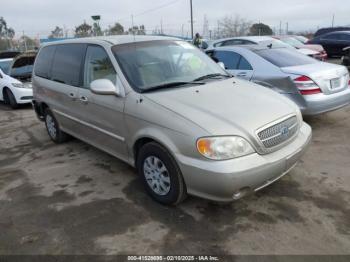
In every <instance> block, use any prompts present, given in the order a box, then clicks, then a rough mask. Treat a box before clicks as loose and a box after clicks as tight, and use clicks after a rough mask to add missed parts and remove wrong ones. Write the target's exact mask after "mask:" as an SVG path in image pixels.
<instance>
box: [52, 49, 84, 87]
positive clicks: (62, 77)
mask: <svg viewBox="0 0 350 262" xmlns="http://www.w3.org/2000/svg"><path fill="white" fill-rule="evenodd" d="M85 50H86V45H85V44H64V45H57V47H56V52H55V56H54V61H53V64H52V72H51V79H52V80H53V81H56V82H60V83H63V84H67V85H72V86H77V87H78V86H80V83H81V67H82V61H83V59H84V54H85Z"/></svg>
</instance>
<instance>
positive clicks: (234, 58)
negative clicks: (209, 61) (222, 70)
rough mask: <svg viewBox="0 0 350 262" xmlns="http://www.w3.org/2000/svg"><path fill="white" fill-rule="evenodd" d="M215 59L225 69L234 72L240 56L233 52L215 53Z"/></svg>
mask: <svg viewBox="0 0 350 262" xmlns="http://www.w3.org/2000/svg"><path fill="white" fill-rule="evenodd" d="M214 56H215V58H216V59H217V60H219V62H222V63H224V64H225V67H226V69H229V70H235V69H237V68H238V63H239V59H240V57H241V56H240V55H239V54H237V53H235V52H229V51H217V52H215V54H214Z"/></svg>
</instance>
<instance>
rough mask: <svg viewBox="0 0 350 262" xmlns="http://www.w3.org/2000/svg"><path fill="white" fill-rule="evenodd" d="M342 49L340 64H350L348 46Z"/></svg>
mask: <svg viewBox="0 0 350 262" xmlns="http://www.w3.org/2000/svg"><path fill="white" fill-rule="evenodd" d="M343 51H344V56H343V57H342V64H343V65H345V66H350V46H348V47H345V48H344V49H343ZM349 84H350V83H349Z"/></svg>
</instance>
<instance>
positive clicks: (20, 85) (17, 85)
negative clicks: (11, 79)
mask: <svg viewBox="0 0 350 262" xmlns="http://www.w3.org/2000/svg"><path fill="white" fill-rule="evenodd" d="M12 86H14V87H17V88H25V86H24V85H23V84H22V83H12Z"/></svg>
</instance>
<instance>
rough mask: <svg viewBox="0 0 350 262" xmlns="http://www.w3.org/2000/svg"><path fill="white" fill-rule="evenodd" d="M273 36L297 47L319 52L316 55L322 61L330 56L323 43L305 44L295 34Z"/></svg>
mask: <svg viewBox="0 0 350 262" xmlns="http://www.w3.org/2000/svg"><path fill="white" fill-rule="evenodd" d="M273 38H275V39H278V40H281V41H282V42H284V43H286V44H289V45H291V46H293V47H295V48H296V49H301V48H303V49H309V50H312V51H315V52H317V54H316V55H315V58H316V59H318V60H321V61H326V60H327V58H328V55H327V52H326V50H324V48H323V46H321V45H311V44H310V45H309V44H307V45H305V44H303V43H302V42H300V40H298V39H297V38H295V37H294V36H291V35H287V36H273Z"/></svg>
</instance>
